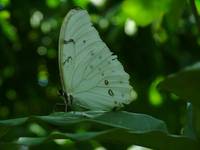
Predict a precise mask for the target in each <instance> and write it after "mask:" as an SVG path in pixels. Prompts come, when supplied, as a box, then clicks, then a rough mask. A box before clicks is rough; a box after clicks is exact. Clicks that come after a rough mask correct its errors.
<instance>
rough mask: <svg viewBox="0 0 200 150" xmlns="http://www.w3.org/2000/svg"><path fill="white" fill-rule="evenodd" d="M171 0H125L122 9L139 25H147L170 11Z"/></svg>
mask: <svg viewBox="0 0 200 150" xmlns="http://www.w3.org/2000/svg"><path fill="white" fill-rule="evenodd" d="M170 2H171V0H163V1H158V0H151V1H149V0H125V1H124V2H123V4H122V10H123V11H124V13H125V14H126V15H127V16H128V17H130V18H132V19H133V20H135V22H136V23H137V25H140V26H146V25H148V24H150V23H152V22H153V21H154V20H156V19H159V18H160V17H162V16H163V15H164V14H165V13H166V12H167V11H168V9H169V6H170V5H169V4H170Z"/></svg>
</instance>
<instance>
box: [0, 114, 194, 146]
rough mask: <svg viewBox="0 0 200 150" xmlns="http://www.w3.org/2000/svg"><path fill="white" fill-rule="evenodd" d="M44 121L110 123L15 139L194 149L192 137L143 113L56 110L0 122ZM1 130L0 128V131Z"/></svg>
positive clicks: (11, 123)
mask: <svg viewBox="0 0 200 150" xmlns="http://www.w3.org/2000/svg"><path fill="white" fill-rule="evenodd" d="M30 121H31V122H35V121H39V122H41V121H42V122H46V123H49V124H52V125H57V126H67V125H71V124H80V123H81V122H85V123H89V124H90V125H94V126H95V125H96V124H99V125H104V126H107V127H110V129H108V130H103V131H98V132H97V131H89V132H81V133H60V132H53V133H51V134H50V135H48V136H44V137H39V138H38V137H23V135H22V136H21V138H19V139H18V140H17V141H16V142H15V143H17V144H22V145H38V144H41V143H44V142H47V141H52V140H53V139H68V138H70V139H71V140H74V141H87V140H98V141H100V142H104V143H105V142H107V143H109V142H117V143H123V144H127V145H130V144H136V145H141V146H146V147H150V148H155V149H183V148H186V147H188V148H190V149H196V147H197V143H196V141H195V140H193V139H190V138H188V137H184V136H178V135H170V134H169V133H168V131H167V129H166V125H165V123H164V122H163V121H161V120H158V119H156V118H153V117H151V116H148V115H145V114H137V113H130V112H103V111H88V112H68V113H65V112H59V113H53V114H51V115H49V116H32V117H29V118H18V119H10V120H4V121H0V126H9V127H10V126H13V127H14V126H18V125H22V124H24V123H25V122H30ZM0 129H1V128H0ZM0 132H1V131H0ZM119 135H120V136H119Z"/></svg>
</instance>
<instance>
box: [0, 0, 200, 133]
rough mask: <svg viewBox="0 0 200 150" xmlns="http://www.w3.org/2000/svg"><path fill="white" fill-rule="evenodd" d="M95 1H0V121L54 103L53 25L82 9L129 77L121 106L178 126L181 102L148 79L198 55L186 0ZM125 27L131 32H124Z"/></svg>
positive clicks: (44, 111) (173, 128)
mask: <svg viewBox="0 0 200 150" xmlns="http://www.w3.org/2000/svg"><path fill="white" fill-rule="evenodd" d="M97 1H98V0H97ZM97 1H96V2H97ZM103 2H104V3H103V4H101V5H98V4H95V3H94V2H93V1H87V0H76V1H75V0H71V1H70V0H44V1H40V0H32V1H31V0H29V1H27V0H12V1H11V0H0V119H8V118H16V117H23V116H30V115H48V114H49V113H52V112H53V108H54V106H55V104H56V103H58V102H62V100H61V99H60V97H59V96H58V93H57V91H58V90H59V89H60V79H59V70H58V59H57V52H58V36H59V30H60V26H61V23H62V20H63V18H64V16H65V15H66V14H67V12H68V11H69V10H70V9H72V8H76V7H82V8H85V9H87V10H88V12H89V14H90V15H91V18H92V22H93V23H94V25H95V27H96V28H97V30H98V31H99V33H100V35H101V38H102V39H103V40H104V41H105V43H107V45H108V46H109V48H110V49H111V51H113V52H114V53H115V54H116V55H118V57H119V60H120V62H121V63H122V64H123V65H124V68H125V70H126V72H128V73H129V74H130V76H131V85H132V86H133V88H134V89H135V91H136V92H137V95H138V97H137V100H136V101H134V102H133V103H131V104H130V105H129V106H127V107H126V108H125V109H126V110H127V111H131V112H136V113H146V114H149V115H152V116H154V117H156V118H159V119H161V120H164V121H165V122H166V124H167V125H168V129H169V131H170V132H171V133H174V134H179V133H180V132H181V127H182V126H183V124H184V122H185V108H186V103H185V102H184V101H181V100H180V98H178V97H177V96H176V95H174V94H169V93H163V92H162V91H161V92H159V91H158V90H157V89H156V85H157V84H158V83H159V81H161V80H162V79H163V78H164V77H166V76H167V75H169V74H171V73H175V72H177V71H179V70H180V69H182V68H184V67H185V66H187V65H191V64H193V63H195V62H197V61H198V60H199V57H200V50H199V45H200V37H199V34H198V29H197V25H196V23H195V18H194V16H193V14H192V10H191V5H190V3H189V2H188V1H184V0H183V1H182V0H176V1H174V0H163V1H157V0H133V1H131V0H124V1H121V0H109V1H103ZM197 6H198V3H197ZM130 24H131V25H132V26H131V25H130ZM129 25H130V26H131V27H130V30H133V29H135V30H136V31H135V32H131V31H129V32H128V31H127V27H128V26H129ZM134 25H135V26H134ZM125 28H126V32H125ZM188 86H189V85H188Z"/></svg>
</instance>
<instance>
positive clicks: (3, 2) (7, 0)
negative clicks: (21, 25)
mask: <svg viewBox="0 0 200 150" xmlns="http://www.w3.org/2000/svg"><path fill="white" fill-rule="evenodd" d="M9 3H10V0H0V5H3V6H7V5H9Z"/></svg>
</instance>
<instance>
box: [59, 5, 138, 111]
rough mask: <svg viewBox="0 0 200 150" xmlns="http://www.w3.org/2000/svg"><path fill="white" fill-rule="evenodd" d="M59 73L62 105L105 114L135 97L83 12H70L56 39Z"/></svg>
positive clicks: (125, 77)
mask: <svg viewBox="0 0 200 150" xmlns="http://www.w3.org/2000/svg"><path fill="white" fill-rule="evenodd" d="M58 60H59V70H60V78H61V84H62V89H63V92H64V93H63V94H64V97H65V98H66V104H68V105H70V106H72V107H75V108H76V107H78V108H86V109H89V110H105V111H109V110H112V109H115V108H119V107H122V106H123V105H124V104H129V103H130V102H131V101H132V100H133V99H134V98H135V96H136V93H135V92H134V90H133V88H132V87H131V86H130V85H129V75H128V74H127V73H126V72H125V71H124V68H123V66H122V65H121V63H120V62H119V61H118V60H117V56H116V55H112V52H111V51H110V50H109V48H108V47H107V46H106V44H105V43H104V42H103V41H102V40H101V38H100V37H99V34H98V32H97V31H96V29H95V28H94V27H93V25H92V23H91V21H90V17H89V14H88V13H87V11H86V10H74V9H73V10H71V11H70V12H69V13H68V14H67V15H66V17H65V19H64V21H63V24H62V27H61V31H60V37H59V58H58Z"/></svg>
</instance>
